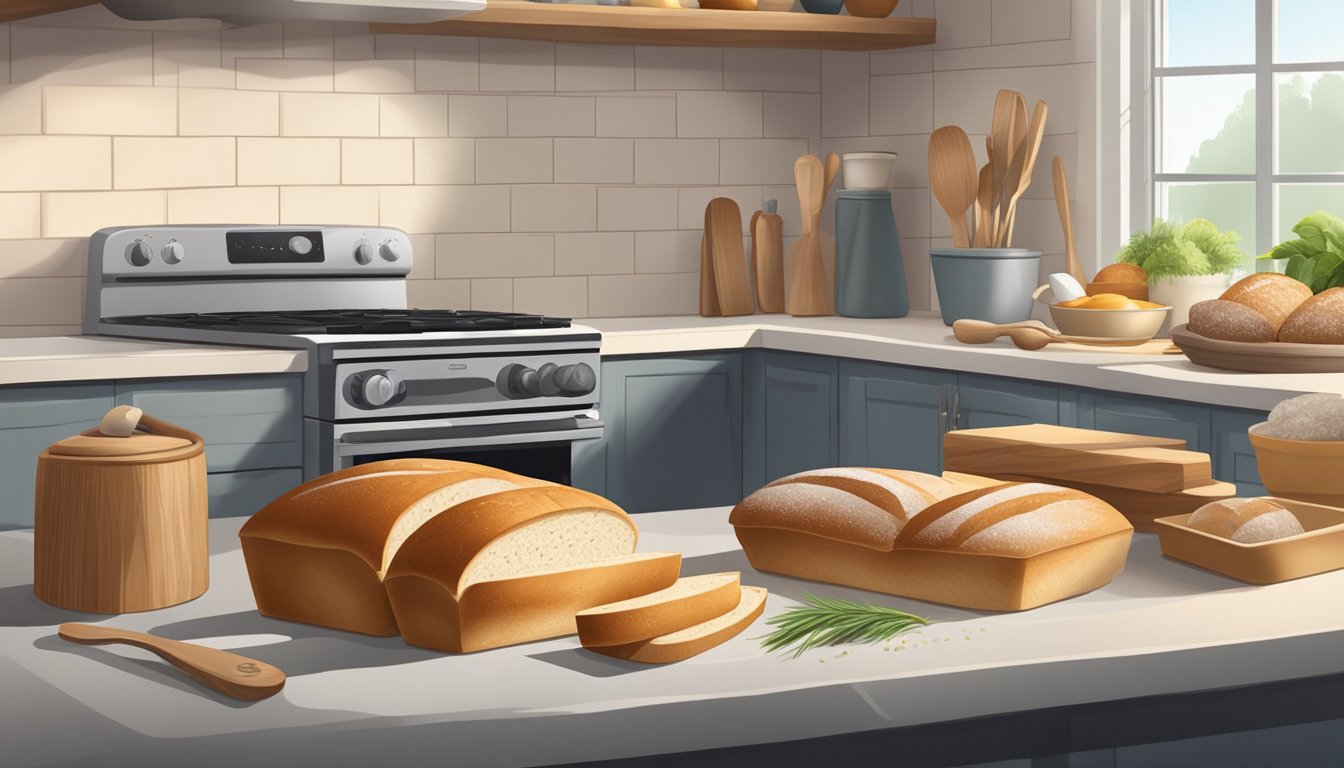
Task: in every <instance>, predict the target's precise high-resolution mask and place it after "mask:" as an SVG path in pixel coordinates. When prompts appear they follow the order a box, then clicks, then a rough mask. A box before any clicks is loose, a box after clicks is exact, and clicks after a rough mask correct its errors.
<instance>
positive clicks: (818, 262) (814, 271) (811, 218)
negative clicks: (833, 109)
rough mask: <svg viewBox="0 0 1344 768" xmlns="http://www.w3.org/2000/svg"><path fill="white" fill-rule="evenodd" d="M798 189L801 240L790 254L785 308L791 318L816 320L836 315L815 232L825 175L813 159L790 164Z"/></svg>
mask: <svg viewBox="0 0 1344 768" xmlns="http://www.w3.org/2000/svg"><path fill="white" fill-rule="evenodd" d="M793 178H794V182H795V183H796V184H797V186H798V208H799V210H800V211H801V212H802V216H803V236H802V237H801V238H800V239H799V240H798V242H797V243H795V244H794V247H793V248H792V249H791V250H790V253H791V254H792V257H793V258H792V261H793V264H792V266H791V267H790V268H789V296H788V300H787V301H786V302H785V307H786V309H787V310H788V313H789V314H790V315H795V316H799V317H815V316H819V315H830V314H834V313H835V296H834V294H833V293H831V287H830V282H829V281H828V280H827V278H826V264H825V262H824V261H823V260H822V257H821V233H820V232H818V231H817V230H818V228H819V226H820V219H821V208H822V206H823V205H824V204H825V201H826V171H825V168H823V167H822V164H821V160H819V159H818V158H817V156H816V155H803V156H802V157H800V158H798V160H797V162H795V163H794V164H793Z"/></svg>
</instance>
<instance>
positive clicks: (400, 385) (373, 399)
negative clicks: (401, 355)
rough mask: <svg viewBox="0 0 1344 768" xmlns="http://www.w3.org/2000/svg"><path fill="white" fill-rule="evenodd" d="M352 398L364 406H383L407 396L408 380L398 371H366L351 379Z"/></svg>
mask: <svg viewBox="0 0 1344 768" xmlns="http://www.w3.org/2000/svg"><path fill="white" fill-rule="evenodd" d="M350 394H351V399H352V400H354V401H355V405H358V406H361V407H364V408H382V407H383V406H385V405H392V404H393V403H397V402H400V401H401V400H403V399H405V397H406V380H405V379H403V378H402V377H401V374H399V373H397V372H396V371H366V372H364V373H357V374H355V375H354V376H352V377H351V381H350Z"/></svg>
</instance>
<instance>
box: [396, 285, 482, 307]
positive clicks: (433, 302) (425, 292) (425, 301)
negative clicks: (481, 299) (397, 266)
mask: <svg viewBox="0 0 1344 768" xmlns="http://www.w3.org/2000/svg"><path fill="white" fill-rule="evenodd" d="M406 302H407V303H408V304H409V305H410V306H411V307H413V308H416V309H461V308H463V307H465V306H468V305H470V304H471V281H470V280H414V281H412V282H409V283H407V284H406Z"/></svg>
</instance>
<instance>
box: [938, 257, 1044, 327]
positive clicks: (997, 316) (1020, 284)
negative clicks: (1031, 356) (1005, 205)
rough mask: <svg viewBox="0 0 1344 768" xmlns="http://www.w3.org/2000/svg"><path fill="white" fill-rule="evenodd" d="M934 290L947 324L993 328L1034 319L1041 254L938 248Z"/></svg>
mask: <svg viewBox="0 0 1344 768" xmlns="http://www.w3.org/2000/svg"><path fill="white" fill-rule="evenodd" d="M929 259H930V261H931V262H932V263H933V285H934V288H935V289H936V290H937V292H938V308H939V310H940V311H941V312H942V315H943V322H944V323H945V324H947V325H952V323H954V322H956V321H957V320H961V319H963V318H967V319H971V320H985V321H987V322H991V323H1020V322H1022V321H1023V320H1027V319H1030V317H1031V309H1032V292H1033V291H1035V290H1036V286H1037V285H1038V284H1039V282H1040V279H1039V273H1040V267H1041V252H1040V251H1033V250H1028V249H1026V248H935V249H934V250H932V251H930V252H929Z"/></svg>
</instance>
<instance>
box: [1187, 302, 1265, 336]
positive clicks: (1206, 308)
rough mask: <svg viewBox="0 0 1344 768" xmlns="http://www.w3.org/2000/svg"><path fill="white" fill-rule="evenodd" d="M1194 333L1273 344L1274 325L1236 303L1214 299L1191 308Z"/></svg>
mask: <svg viewBox="0 0 1344 768" xmlns="http://www.w3.org/2000/svg"><path fill="white" fill-rule="evenodd" d="M1188 327H1189V329H1190V332H1191V333H1197V334H1199V335H1200V336H1204V337H1207V338H1210V339H1222V340H1223V341H1255V342H1263V341H1273V340H1274V337H1275V332H1274V324H1273V323H1272V322H1270V320H1269V318H1267V317H1265V316H1264V315H1262V314H1260V313H1259V312H1257V311H1255V310H1254V309H1252V308H1251V307H1249V306H1247V305H1245V304H1243V303H1241V302H1236V301H1227V300H1224V299H1213V300H1211V301H1201V302H1199V303H1197V304H1195V305H1194V306H1192V307H1190V320H1189V325H1188Z"/></svg>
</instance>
